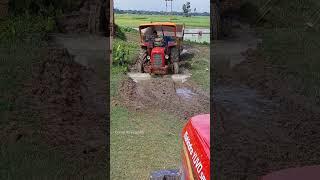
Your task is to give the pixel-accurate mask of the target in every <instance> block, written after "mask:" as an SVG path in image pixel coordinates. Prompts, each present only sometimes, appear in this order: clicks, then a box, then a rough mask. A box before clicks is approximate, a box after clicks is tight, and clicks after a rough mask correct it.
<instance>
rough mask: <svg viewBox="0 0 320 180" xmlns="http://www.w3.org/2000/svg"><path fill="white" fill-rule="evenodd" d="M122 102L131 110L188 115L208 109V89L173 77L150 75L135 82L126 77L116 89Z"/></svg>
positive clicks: (184, 116)
mask: <svg viewBox="0 0 320 180" xmlns="http://www.w3.org/2000/svg"><path fill="white" fill-rule="evenodd" d="M119 94H120V98H121V102H122V103H124V104H125V105H126V106H127V107H130V108H132V109H134V110H141V111H143V110H144V109H149V110H156V111H164V112H169V113H172V114H175V115H177V116H179V117H180V118H189V117H191V116H193V115H196V114H204V113H209V112H210V110H209V105H210V100H209V93H207V92H204V91H202V90H200V89H199V88H196V86H195V85H193V84H191V83H188V82H185V83H179V82H174V81H173V80H172V79H168V78H165V79H162V78H161V77H158V78H152V79H149V80H145V81H140V82H137V83H136V82H134V81H133V80H132V79H130V78H127V79H126V80H124V81H123V82H122V84H121V88H120V90H119Z"/></svg>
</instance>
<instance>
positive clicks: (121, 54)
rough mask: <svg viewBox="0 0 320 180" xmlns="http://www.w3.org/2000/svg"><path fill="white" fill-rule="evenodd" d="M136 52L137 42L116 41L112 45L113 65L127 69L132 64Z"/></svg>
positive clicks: (137, 48) (137, 49)
mask: <svg viewBox="0 0 320 180" xmlns="http://www.w3.org/2000/svg"><path fill="white" fill-rule="evenodd" d="M138 51H139V46H138V44H137V42H127V41H123V40H121V39H116V40H115V41H114V43H113V54H112V61H113V65H116V66H125V67H127V66H128V65H129V64H131V63H133V59H134V57H135V56H136V55H137V53H138Z"/></svg>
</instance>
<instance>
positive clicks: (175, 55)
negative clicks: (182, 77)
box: [171, 48, 180, 74]
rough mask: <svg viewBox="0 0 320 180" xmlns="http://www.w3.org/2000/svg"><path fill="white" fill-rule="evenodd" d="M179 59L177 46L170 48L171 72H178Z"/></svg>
mask: <svg viewBox="0 0 320 180" xmlns="http://www.w3.org/2000/svg"><path fill="white" fill-rule="evenodd" d="M179 60H180V53H179V50H178V48H172V49H171V61H172V62H173V64H172V72H173V73H174V74H178V73H179Z"/></svg>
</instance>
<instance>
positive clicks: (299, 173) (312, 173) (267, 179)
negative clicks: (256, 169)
mask: <svg viewBox="0 0 320 180" xmlns="http://www.w3.org/2000/svg"><path fill="white" fill-rule="evenodd" d="M303 179H306V180H318V179H320V166H305V167H300V168H289V169H284V170H280V171H276V172H272V173H270V174H267V175H265V176H263V177H262V178H260V180H303Z"/></svg>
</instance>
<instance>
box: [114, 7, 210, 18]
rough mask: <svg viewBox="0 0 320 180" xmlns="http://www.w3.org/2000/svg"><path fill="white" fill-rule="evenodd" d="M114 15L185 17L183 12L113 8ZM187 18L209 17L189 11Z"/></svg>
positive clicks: (202, 13) (204, 13) (206, 13)
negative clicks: (169, 15)
mask: <svg viewBox="0 0 320 180" xmlns="http://www.w3.org/2000/svg"><path fill="white" fill-rule="evenodd" d="M114 13H116V14H144V15H168V14H171V15H176V16H186V13H185V12H177V11H173V12H165V11H146V10H120V9H117V8H115V9H114ZM188 16H210V13H208V12H191V11H189V13H188Z"/></svg>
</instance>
